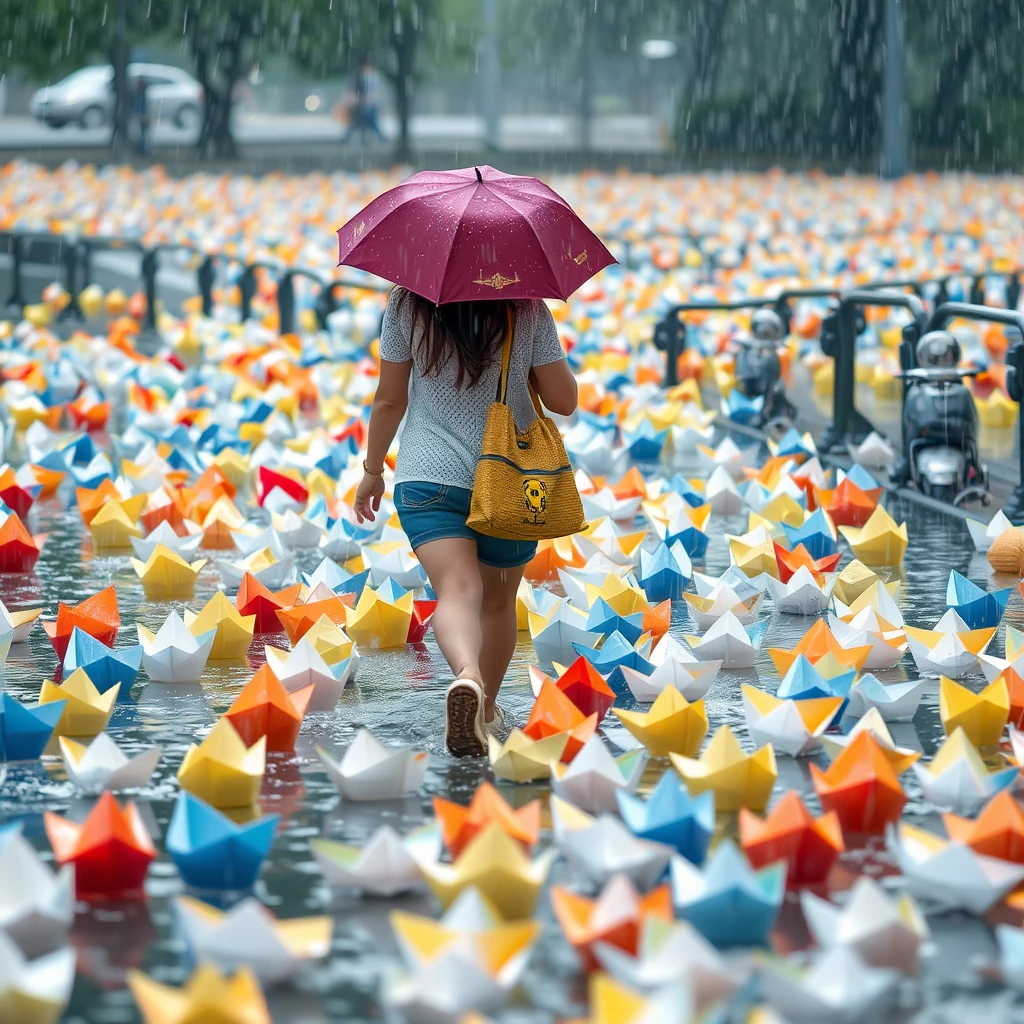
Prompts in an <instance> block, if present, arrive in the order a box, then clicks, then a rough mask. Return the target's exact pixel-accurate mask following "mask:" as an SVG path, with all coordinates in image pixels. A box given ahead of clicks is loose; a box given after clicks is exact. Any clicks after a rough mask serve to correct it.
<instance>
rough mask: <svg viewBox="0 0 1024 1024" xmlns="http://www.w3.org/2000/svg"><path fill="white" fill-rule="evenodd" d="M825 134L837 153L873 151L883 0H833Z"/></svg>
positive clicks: (866, 153) (879, 91) (877, 125)
mask: <svg viewBox="0 0 1024 1024" xmlns="http://www.w3.org/2000/svg"><path fill="white" fill-rule="evenodd" d="M830 35H831V50H830V53H829V103H828V105H827V106H826V108H825V109H826V113H825V117H826V122H825V125H824V128H825V134H826V137H827V138H829V139H830V140H831V142H832V146H833V152H834V153H835V155H836V156H848V157H854V158H860V159H863V158H865V157H869V156H873V155H874V154H876V153H877V151H878V136H879V128H880V125H881V94H882V53H883V49H884V48H883V46H882V3H881V2H880V0H832V11H831V26H830Z"/></svg>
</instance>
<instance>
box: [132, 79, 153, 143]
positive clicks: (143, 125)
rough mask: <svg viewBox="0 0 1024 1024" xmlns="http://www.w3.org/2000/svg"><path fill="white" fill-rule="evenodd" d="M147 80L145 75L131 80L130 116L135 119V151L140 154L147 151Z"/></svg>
mask: <svg viewBox="0 0 1024 1024" xmlns="http://www.w3.org/2000/svg"><path fill="white" fill-rule="evenodd" d="M148 88H149V82H147V81H146V77H145V75H138V76H137V77H135V78H134V79H133V80H132V106H131V110H132V116H133V118H134V119H135V151H136V153H138V154H139V155H140V156H145V155H146V154H147V153H148V152H149V98H148V96H147V95H146V93H147V90H148Z"/></svg>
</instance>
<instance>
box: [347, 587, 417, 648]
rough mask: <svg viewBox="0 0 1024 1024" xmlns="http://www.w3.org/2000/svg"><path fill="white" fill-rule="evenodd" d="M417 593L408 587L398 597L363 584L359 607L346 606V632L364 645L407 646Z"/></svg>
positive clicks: (358, 602) (357, 603)
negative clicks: (391, 596)
mask: <svg viewBox="0 0 1024 1024" xmlns="http://www.w3.org/2000/svg"><path fill="white" fill-rule="evenodd" d="M412 603H413V593H412V591H411V590H407V591H406V592H405V593H404V594H403V595H402V596H401V597H400V598H399V599H398V600H397V601H389V600H388V599H387V597H386V596H385V595H384V594H382V593H380V592H378V591H376V590H372V589H371V588H370V587H363V592H362V594H360V595H359V600H358V601H357V602H356V606H355V608H346V610H345V619H346V627H345V628H346V632H347V633H348V634H349V636H350V637H352V639H353V640H354V641H355V642H356V643H357V644H358V645H359V646H360V647H370V648H379V649H382V650H384V649H388V648H394V647H404V646H405V644H406V641H407V640H408V638H409V625H410V623H411V622H412Z"/></svg>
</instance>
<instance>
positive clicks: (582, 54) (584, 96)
mask: <svg viewBox="0 0 1024 1024" xmlns="http://www.w3.org/2000/svg"><path fill="white" fill-rule="evenodd" d="M581 28H582V31H581V32H580V48H579V69H580V72H579V73H580V151H581V152H583V153H590V152H591V151H592V150H593V148H594V108H593V91H594V77H593V54H594V39H593V16H592V14H591V11H590V3H589V0H588V2H587V3H586V4H584V6H583V25H582V26H581Z"/></svg>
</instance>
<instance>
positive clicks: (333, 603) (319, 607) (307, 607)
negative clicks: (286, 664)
mask: <svg viewBox="0 0 1024 1024" xmlns="http://www.w3.org/2000/svg"><path fill="white" fill-rule="evenodd" d="M355 603H356V595H355V594H341V595H340V596H335V597H330V598H325V599H324V600H323V601H313V602H311V603H310V604H297V605H295V607H294V608H278V609H277V612H276V613H275V614H276V615H277V618H278V620H279V621H280V623H281V625H282V626H284V631H285V632H286V633H287V634H288V639H289V640H290V641H291V642H292V646H293V647H294V646H295V645H296V644H297V643H298V642H299V641H300V640H301V639H302V638H303V637H304V636H305V635H306V633H308V632H309V630H310V629H311V628H312V627H313V626H314V625H315V624H316V622H317V621H318V620H319V619H320V617H321V616H323V615H326V616H327V618H329V619H330V620H331V622H333V623H334V624H335V625H336V626H339V627H340V628H341V629H344V628H345V627H346V625H347V624H348V618H347V616H346V614H345V608H346V607H349V608H353V607H355Z"/></svg>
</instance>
